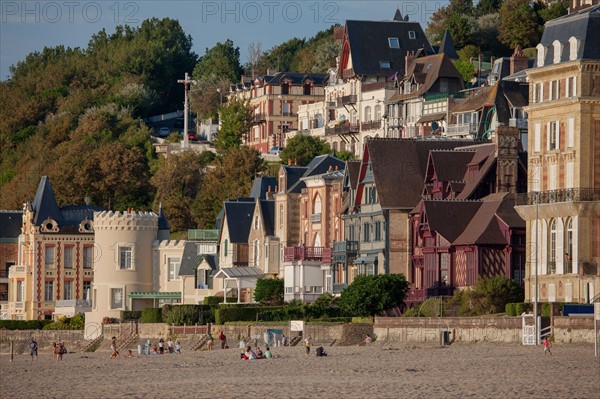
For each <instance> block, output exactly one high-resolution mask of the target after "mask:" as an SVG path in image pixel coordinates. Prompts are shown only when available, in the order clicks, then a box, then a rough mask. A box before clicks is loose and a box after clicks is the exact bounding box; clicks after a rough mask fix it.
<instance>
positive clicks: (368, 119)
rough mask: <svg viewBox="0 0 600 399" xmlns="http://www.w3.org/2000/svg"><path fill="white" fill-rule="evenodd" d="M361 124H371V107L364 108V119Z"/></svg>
mask: <svg viewBox="0 0 600 399" xmlns="http://www.w3.org/2000/svg"><path fill="white" fill-rule="evenodd" d="M363 122H371V107H365V118H364V121H363Z"/></svg>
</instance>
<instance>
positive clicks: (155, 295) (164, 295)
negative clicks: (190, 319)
mask: <svg viewBox="0 0 600 399" xmlns="http://www.w3.org/2000/svg"><path fill="white" fill-rule="evenodd" d="M129 298H136V299H181V292H130V293H129Z"/></svg>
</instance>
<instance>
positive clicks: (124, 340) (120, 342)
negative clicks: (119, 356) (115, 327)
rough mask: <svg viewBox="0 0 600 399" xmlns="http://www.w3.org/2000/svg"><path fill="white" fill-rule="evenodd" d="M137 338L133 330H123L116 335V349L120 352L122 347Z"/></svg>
mask: <svg viewBox="0 0 600 399" xmlns="http://www.w3.org/2000/svg"><path fill="white" fill-rule="evenodd" d="M138 339H139V335H137V334H136V333H135V331H123V332H122V333H121V335H119V336H118V337H117V351H119V352H121V350H122V349H123V348H126V347H128V346H129V345H130V344H131V343H132V342H133V341H136V340H138Z"/></svg>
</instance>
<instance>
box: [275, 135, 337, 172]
mask: <svg viewBox="0 0 600 399" xmlns="http://www.w3.org/2000/svg"><path fill="white" fill-rule="evenodd" d="M330 151H331V150H330V149H329V144H327V143H326V142H324V141H323V140H321V139H320V138H318V137H313V136H304V135H302V134H299V135H297V136H294V137H292V138H291V139H289V140H288V141H287V143H286V145H285V148H284V149H283V151H282V152H281V154H280V155H279V157H280V158H281V161H282V163H287V161H288V160H290V159H291V160H294V161H297V162H298V165H301V166H305V165H308V163H309V162H310V161H312V159H313V158H314V157H316V156H319V155H323V154H328V153H329V152H330Z"/></svg>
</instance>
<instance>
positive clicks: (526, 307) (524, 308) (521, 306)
mask: <svg viewBox="0 0 600 399" xmlns="http://www.w3.org/2000/svg"><path fill="white" fill-rule="evenodd" d="M531 309H532V305H531V304H530V303H525V302H517V303H515V316H521V315H522V314H523V313H527V312H529V311H530V310H531Z"/></svg>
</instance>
